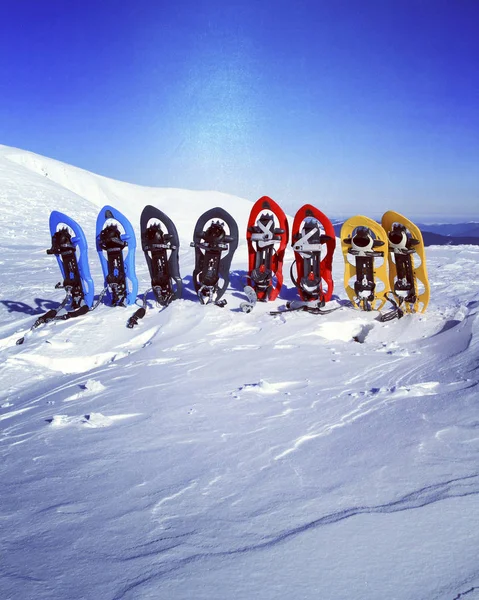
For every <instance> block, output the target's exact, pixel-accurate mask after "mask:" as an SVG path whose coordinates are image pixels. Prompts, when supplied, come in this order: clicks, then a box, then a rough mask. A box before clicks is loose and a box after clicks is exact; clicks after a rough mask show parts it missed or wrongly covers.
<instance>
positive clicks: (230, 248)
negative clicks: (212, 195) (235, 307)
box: [190, 207, 238, 306]
mask: <svg viewBox="0 0 479 600" xmlns="http://www.w3.org/2000/svg"><path fill="white" fill-rule="evenodd" d="M190 245H191V246H192V247H194V249H195V269H194V271H193V283H194V286H195V290H196V293H197V294H198V298H199V299H200V302H201V303H202V304H210V303H215V304H217V305H218V306H224V305H225V304H226V301H225V300H220V298H221V297H222V296H223V294H224V293H225V291H226V288H227V287H228V284H229V271H230V266H231V261H232V260H233V254H234V252H235V250H236V248H237V247H238V225H237V224H236V221H235V220H234V219H233V217H232V216H231V215H230V214H229V213H227V212H226V211H225V210H224V209H222V208H219V207H217V208H212V209H211V210H208V211H206V212H205V213H204V214H203V215H201V217H200V218H199V219H198V221H197V223H196V226H195V230H194V233H193V241H192V242H191V244H190Z"/></svg>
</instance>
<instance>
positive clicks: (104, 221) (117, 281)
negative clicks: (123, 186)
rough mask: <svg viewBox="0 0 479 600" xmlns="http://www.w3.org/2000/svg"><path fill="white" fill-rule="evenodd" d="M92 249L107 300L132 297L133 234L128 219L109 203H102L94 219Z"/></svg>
mask: <svg viewBox="0 0 479 600" xmlns="http://www.w3.org/2000/svg"><path fill="white" fill-rule="evenodd" d="M96 249H97V251H98V255H99V257H100V262H101V268H102V270H103V275H104V278H105V284H104V285H105V289H106V297H107V299H108V303H109V304H110V305H111V306H125V305H127V304H133V303H134V302H135V301H136V295H137V293H138V279H137V278H136V274H135V249H136V238H135V232H134V231H133V227H132V226H131V223H130V221H128V219H127V218H126V217H125V216H124V215H123V214H122V213H121V212H120V211H118V210H116V209H115V208H113V207H112V206H104V207H103V208H102V209H101V211H100V213H99V214H98V218H97V221H96Z"/></svg>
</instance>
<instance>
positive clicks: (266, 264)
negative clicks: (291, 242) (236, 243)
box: [246, 196, 289, 301]
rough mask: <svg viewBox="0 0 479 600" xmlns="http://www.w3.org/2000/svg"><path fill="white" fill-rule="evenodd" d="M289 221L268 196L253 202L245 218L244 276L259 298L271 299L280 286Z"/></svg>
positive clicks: (276, 293)
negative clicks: (246, 246)
mask: <svg viewBox="0 0 479 600" xmlns="http://www.w3.org/2000/svg"><path fill="white" fill-rule="evenodd" d="M288 239H289V224H288V219H287V218H286V215H285V214H284V212H283V210H282V209H281V207H280V206H278V204H276V202H275V201H274V200H272V199H271V198H268V196H263V197H262V198H260V199H259V200H257V201H256V202H255V204H254V205H253V208H252V209H251V213H250V216H249V219H248V227H247V230H246V240H247V242H248V279H249V282H250V285H251V287H252V288H253V289H254V291H255V292H256V296H257V298H258V300H260V301H267V300H275V299H276V297H277V296H278V294H279V292H280V290H281V286H282V285H283V260H284V252H285V249H286V245H287V243H288Z"/></svg>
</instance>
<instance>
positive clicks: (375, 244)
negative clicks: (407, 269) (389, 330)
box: [341, 216, 389, 310]
mask: <svg viewBox="0 0 479 600" xmlns="http://www.w3.org/2000/svg"><path fill="white" fill-rule="evenodd" d="M341 249H342V252H343V256H344V264H345V270H344V287H345V289H346V293H347V295H348V297H349V299H350V300H351V302H352V303H353V305H354V306H355V307H356V308H360V309H362V310H380V308H381V307H382V306H383V305H384V303H385V302H386V300H387V293H388V292H389V282H388V275H387V261H386V253H387V236H386V232H385V231H384V229H383V228H382V227H381V226H380V225H379V224H378V223H376V221H373V220H372V219H369V218H368V217H363V216H356V217H351V218H350V219H348V220H347V221H346V222H345V223H344V224H343V226H342V228H341Z"/></svg>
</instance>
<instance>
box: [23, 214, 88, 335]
mask: <svg viewBox="0 0 479 600" xmlns="http://www.w3.org/2000/svg"><path fill="white" fill-rule="evenodd" d="M50 234H51V236H52V246H51V248H49V249H48V250H47V254H54V255H55V256H56V258H57V262H58V266H59V267H60V271H61V274H62V277H63V281H62V282H60V283H57V285H56V286H55V287H56V288H57V289H64V290H65V293H66V295H65V298H64V299H63V302H62V303H61V304H60V306H59V307H58V308H56V309H52V310H49V311H47V312H46V313H45V314H43V315H41V316H40V317H38V319H37V320H36V321H35V323H34V324H33V325H32V327H31V328H30V330H29V331H27V333H26V334H25V335H24V336H23V337H21V338H20V339H18V340H17V342H16V343H17V345H20V344H23V342H24V341H25V338H26V336H27V335H28V334H29V333H31V332H32V331H34V330H35V329H37V328H38V327H40V325H44V324H46V323H49V322H50V321H57V320H67V319H71V318H74V317H79V316H81V315H84V314H86V313H87V312H88V311H89V310H90V309H91V307H92V305H93V295H94V284H93V279H92V278H91V275H90V266H89V264H88V245H87V242H86V238H85V234H84V233H83V230H82V228H81V227H80V225H79V224H78V223H77V222H76V221H74V220H73V219H72V218H70V217H68V216H67V215H65V214H63V213H61V212H58V211H56V210H54V211H53V212H52V213H51V214H50ZM59 313H61V314H60V315H59Z"/></svg>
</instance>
